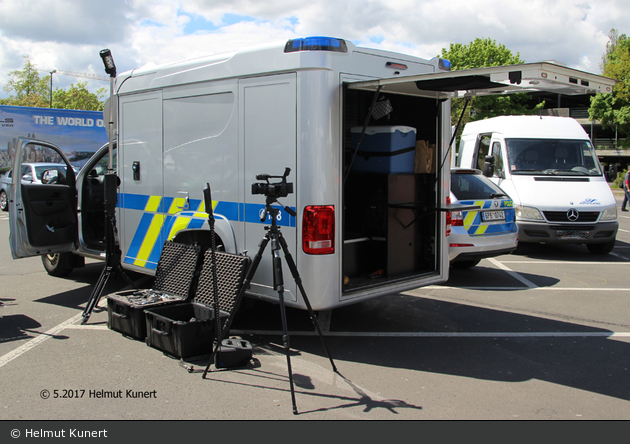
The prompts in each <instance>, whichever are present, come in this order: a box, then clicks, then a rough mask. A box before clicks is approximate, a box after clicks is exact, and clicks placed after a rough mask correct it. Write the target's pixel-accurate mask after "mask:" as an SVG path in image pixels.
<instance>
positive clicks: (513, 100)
mask: <svg viewBox="0 0 630 444" xmlns="http://www.w3.org/2000/svg"><path fill="white" fill-rule="evenodd" d="M441 57H442V58H444V59H447V60H449V61H450V62H451V69H452V70H454V71H456V70H460V69H472V68H485V67H490V66H503V65H519V64H522V63H525V62H524V61H523V60H521V58H520V56H519V53H516V55H513V54H512V52H511V51H510V50H509V49H507V48H506V47H505V45H503V44H500V43H499V44H497V42H496V41H495V40H492V39H490V38H486V39H481V38H476V39H475V40H474V41H472V42H470V43H469V44H468V45H464V44H461V43H451V45H450V47H449V49H445V48H443V49H442V55H441ZM530 101H531V98H530V96H529V95H527V94H509V95H502V96H485V97H474V98H472V100H471V101H470V103H469V105H468V109H467V113H466V114H464V117H463V118H462V124H461V126H460V128H459V130H458V136H459V135H461V131H462V129H463V126H464V124H466V123H467V122H471V121H474V120H481V119H486V118H488V117H494V116H504V115H523V114H536V113H537V112H538V110H539V109H541V108H542V107H544V105H545V104H544V102H543V103H539V104H536V105H534V106H531V103H530ZM464 103H465V99H454V100H452V102H451V108H452V111H451V119H452V121H453V123H454V124H455V123H457V121H458V120H459V117H460V114H461V112H462V109H463V107H464Z"/></svg>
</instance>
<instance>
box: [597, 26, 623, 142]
mask: <svg viewBox="0 0 630 444" xmlns="http://www.w3.org/2000/svg"><path fill="white" fill-rule="evenodd" d="M608 38H609V40H610V41H609V42H608V43H607V44H606V52H605V54H604V56H603V57H602V65H601V67H602V71H603V75H604V76H606V77H610V78H613V79H616V80H618V81H619V82H618V83H617V84H616V85H615V87H614V88H613V92H612V94H597V95H596V96H595V97H591V107H590V108H589V110H588V112H589V118H590V119H591V120H599V121H600V122H602V125H603V126H605V127H608V128H617V130H618V131H619V133H620V134H621V135H623V136H625V137H626V139H625V141H624V142H622V145H621V146H626V147H627V146H630V140H629V138H628V137H627V136H628V135H630V39H628V37H626V35H625V34H622V35H619V34H618V33H617V31H616V30H615V29H612V30H611V31H610V34H609V36H608Z"/></svg>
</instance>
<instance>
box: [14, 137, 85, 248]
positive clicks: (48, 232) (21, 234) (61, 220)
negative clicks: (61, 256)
mask: <svg viewBox="0 0 630 444" xmlns="http://www.w3.org/2000/svg"><path fill="white" fill-rule="evenodd" d="M27 162H28V163H34V162H35V163H38V162H49V163H65V164H66V168H65V169H66V170H65V171H60V170H59V169H58V168H53V169H54V170H55V171H52V170H51V172H52V173H54V174H50V173H49V177H54V180H51V181H50V182H49V183H44V182H42V183H38V181H35V182H33V183H28V182H27V183H24V182H22V181H21V175H20V174H13V182H12V184H11V189H10V191H9V223H10V228H11V231H10V234H9V244H10V246H11V255H12V256H13V259H17V258H22V257H30V256H39V255H42V254H49V253H61V252H66V251H73V250H74V245H75V242H76V240H77V237H78V223H77V189H76V176H75V173H74V170H73V168H72V166H71V165H70V162H69V161H68V159H67V158H66V156H65V155H64V154H63V152H62V151H61V149H59V148H58V147H57V146H55V145H53V144H51V143H48V142H44V141H41V140H32V139H22V138H20V139H18V143H17V146H16V150H15V160H14V164H13V171H22V164H23V163H27ZM44 177H45V176H44Z"/></svg>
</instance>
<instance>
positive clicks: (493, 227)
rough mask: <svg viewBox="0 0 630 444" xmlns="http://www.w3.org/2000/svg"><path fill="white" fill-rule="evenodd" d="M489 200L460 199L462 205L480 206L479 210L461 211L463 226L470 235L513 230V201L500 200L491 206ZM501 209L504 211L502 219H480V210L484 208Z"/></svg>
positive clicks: (514, 221)
mask: <svg viewBox="0 0 630 444" xmlns="http://www.w3.org/2000/svg"><path fill="white" fill-rule="evenodd" d="M492 202H493V201H491V200H466V201H461V202H460V203H461V204H463V205H474V206H477V207H480V209H479V210H471V211H462V217H463V219H464V228H465V229H466V231H467V232H468V234H469V235H471V236H481V235H483V234H502V233H508V232H511V231H514V224H515V223H516V218H515V212H514V202H513V201H511V200H502V201H500V202H501V204H500V205H499V206H498V207H493V206H492ZM499 209H500V210H503V211H505V220H504V221H488V222H484V221H483V220H482V219H481V212H482V211H485V210H499Z"/></svg>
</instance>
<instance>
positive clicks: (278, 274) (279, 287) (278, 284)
mask: <svg viewBox="0 0 630 444" xmlns="http://www.w3.org/2000/svg"><path fill="white" fill-rule="evenodd" d="M274 243H276V242H275V241H272V254H273V283H274V288H275V290H276V291H277V292H278V296H279V299H280V315H281V317H282V334H283V336H282V342H283V343H284V352H285V354H286V356H287V367H288V371H289V384H290V386H291V401H292V403H293V414H294V415H297V406H296V405H295V390H294V388H293V372H292V371H291V356H290V346H289V332H288V329H287V314H286V310H285V307H284V281H283V279H282V260H281V259H280V251H279V249H278V247H277V244H276V245H275V246H273V244H274Z"/></svg>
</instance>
